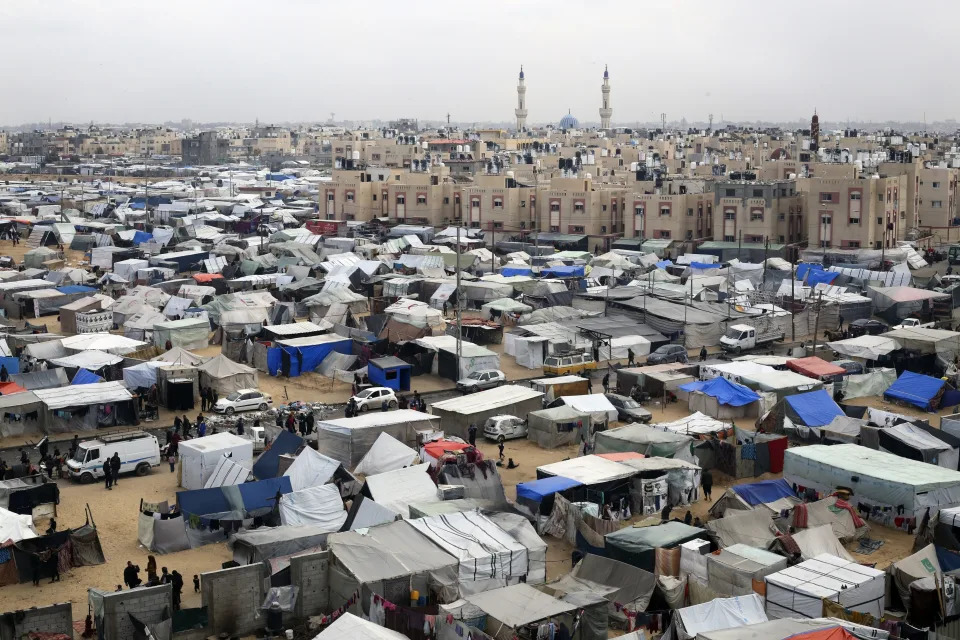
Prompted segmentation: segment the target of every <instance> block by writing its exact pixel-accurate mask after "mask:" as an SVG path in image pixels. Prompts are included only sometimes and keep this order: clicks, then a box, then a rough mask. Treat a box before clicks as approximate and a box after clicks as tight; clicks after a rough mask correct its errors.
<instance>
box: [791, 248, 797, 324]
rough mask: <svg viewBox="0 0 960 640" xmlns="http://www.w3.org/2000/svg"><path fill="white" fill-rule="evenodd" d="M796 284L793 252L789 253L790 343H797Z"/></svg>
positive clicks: (795, 266)
mask: <svg viewBox="0 0 960 640" xmlns="http://www.w3.org/2000/svg"><path fill="white" fill-rule="evenodd" d="M796 282H797V263H796V262H795V258H794V257H793V251H791V252H790V306H791V311H790V342H796V341H797V322H796V318H797V300H796V298H795V297H794V291H793V288H794V285H795V284H796Z"/></svg>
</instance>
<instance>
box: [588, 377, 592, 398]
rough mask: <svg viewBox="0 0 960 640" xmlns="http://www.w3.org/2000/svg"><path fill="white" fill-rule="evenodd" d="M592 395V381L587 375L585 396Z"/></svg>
mask: <svg viewBox="0 0 960 640" xmlns="http://www.w3.org/2000/svg"><path fill="white" fill-rule="evenodd" d="M592 394H593V380H591V379H590V375H589V374H588V375H587V395H592Z"/></svg>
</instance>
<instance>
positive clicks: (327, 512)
mask: <svg viewBox="0 0 960 640" xmlns="http://www.w3.org/2000/svg"><path fill="white" fill-rule="evenodd" d="M346 520H347V512H346V511H344V509H343V500H342V499H341V498H340V491H339V490H338V489H337V487H335V486H334V485H332V484H325V485H322V486H319V487H310V488H309V489H302V490H300V491H294V492H292V493H288V494H286V495H285V496H283V497H282V498H280V522H281V523H283V524H285V525H288V524H292V525H307V524H309V525H315V526H317V527H321V528H322V529H325V530H327V531H331V532H333V531H339V530H340V527H342V526H343V523H344V522H346Z"/></svg>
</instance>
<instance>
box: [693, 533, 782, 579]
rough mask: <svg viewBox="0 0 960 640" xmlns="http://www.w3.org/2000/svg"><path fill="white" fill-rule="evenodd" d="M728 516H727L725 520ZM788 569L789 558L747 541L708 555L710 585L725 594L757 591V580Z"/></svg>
mask: <svg viewBox="0 0 960 640" xmlns="http://www.w3.org/2000/svg"><path fill="white" fill-rule="evenodd" d="M725 519H726V518H724V520H725ZM786 568H787V557H786V556H781V555H777V554H776V553H770V552H769V551H764V550H763V549H758V548H757V547H754V546H750V545H748V544H734V545H731V546H729V547H726V548H724V549H722V550H720V551H719V552H718V553H711V554H709V555H707V584H708V585H709V586H710V588H711V589H713V590H714V591H716V592H717V593H719V594H722V595H726V596H745V595H748V594H752V593H754V591H753V584H754V581H755V580H756V581H762V580H763V578H764V576H767V575H770V574H771V573H776V572H777V571H780V570H782V569H786Z"/></svg>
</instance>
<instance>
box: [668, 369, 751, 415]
mask: <svg viewBox="0 0 960 640" xmlns="http://www.w3.org/2000/svg"><path fill="white" fill-rule="evenodd" d="M680 390H681V391H686V392H687V393H688V394H689V395H688V397H687V407H688V408H689V409H690V411H695V412H697V413H702V414H704V415H707V416H710V417H712V418H717V419H721V420H723V419H728V418H743V417H746V416H748V415H753V416H755V415H757V413H758V410H759V402H758V401H759V400H760V394H758V393H757V392H755V391H753V390H752V389H750V388H749V387H745V386H743V385H740V384H736V383H734V382H730V381H729V380H727V379H726V378H719V377H718V378H713V379H712V380H704V381H697V382H690V383H687V384H685V385H681V386H680Z"/></svg>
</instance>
